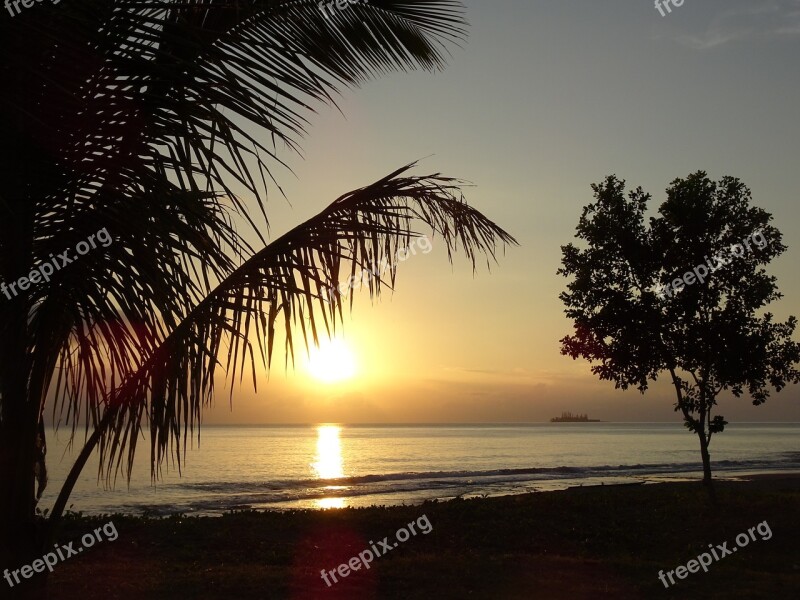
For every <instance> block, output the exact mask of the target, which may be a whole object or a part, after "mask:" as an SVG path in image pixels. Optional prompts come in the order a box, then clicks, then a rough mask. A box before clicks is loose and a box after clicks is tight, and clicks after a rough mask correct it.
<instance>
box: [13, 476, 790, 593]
mask: <svg viewBox="0 0 800 600" xmlns="http://www.w3.org/2000/svg"><path fill="white" fill-rule="evenodd" d="M717 485H718V490H717V491H718V500H719V506H718V507H717V508H713V507H711V505H710V504H709V502H708V499H707V494H706V492H705V490H704V489H703V488H702V486H701V485H699V484H696V483H694V484H689V483H668V484H660V485H642V486H605V487H592V488H576V489H571V490H566V491H563V492H551V493H536V494H528V495H520V496H506V497H502V498H484V499H475V500H455V501H451V502H445V503H427V504H424V505H422V506H402V507H389V508H382V507H373V508H365V509H345V510H331V511H291V512H282V513H281V512H266V513H257V512H244V513H234V514H229V515H226V516H224V517H221V518H186V517H171V518H168V519H138V518H130V517H121V516H115V517H106V518H101V519H87V518H79V517H72V518H70V519H68V521H67V522H66V524H65V528H64V530H63V531H62V533H61V535H60V536H59V538H60V541H61V542H62V543H64V542H68V541H71V540H77V539H80V537H81V536H82V535H83V534H85V533H86V532H89V531H91V530H92V529H94V528H96V527H98V526H100V525H102V524H103V523H106V522H107V521H108V520H109V519H113V520H114V523H115V525H116V527H117V529H118V530H119V538H118V539H117V540H116V541H114V542H108V541H106V542H104V543H102V544H98V545H97V546H95V547H94V548H92V549H90V550H87V551H86V552H84V553H82V554H81V555H80V556H76V557H73V558H71V559H70V560H68V561H66V562H64V563H63V564H59V565H58V566H57V567H56V570H55V572H54V574H53V575H52V576H51V578H50V581H49V584H48V588H49V593H48V597H49V598H52V599H53V600H66V599H70V600H72V599H80V600H95V599H96V600H107V599H115V598H118V599H126V600H127V599H131V600H141V599H147V600H161V599H163V600H168V599H169V600H173V599H183V598H186V599H190V598H191V599H194V598H203V599H204V600H213V599H220V600H221V599H225V600H228V599H231V598H234V599H237V600H247V599H253V600H256V599H258V600H263V599H265V598H291V599H312V598H313V599H317V598H323V599H324V598H342V599H344V598H347V599H355V600H360V599H366V598H397V599H398V600H399V599H404V600H405V599H408V598H419V599H423V598H425V599H428V598H459V599H460V598H492V599H503V600H504V599H515V598H519V599H526V600H527V599H530V598H564V599H567V598H569V599H571V600H572V599H580V598H587V599H588V598H592V599H594V598H615V599H619V598H648V599H649V598H668V597H670V598H725V599H731V598H733V599H736V598H741V599H745V598H746V599H748V600H749V599H754V598H797V597H800V550H799V548H800V543H799V542H798V541H799V540H800V516H798V507H800V479H798V478H791V477H773V478H766V477H765V478H760V479H756V480H754V481H749V482H718V483H717ZM422 515H427V517H428V519H429V520H430V523H431V525H432V527H433V529H432V531H430V533H429V534H427V535H424V534H422V533H421V532H418V533H417V535H412V536H411V537H410V539H409V540H408V541H406V542H404V543H401V544H399V546H398V547H396V548H393V549H392V551H391V552H389V553H388V554H387V555H386V556H383V557H380V558H377V559H376V560H375V561H374V562H373V563H372V566H371V568H370V569H369V570H365V569H363V568H362V569H360V570H359V571H355V572H352V573H351V574H350V575H349V576H348V577H346V578H344V579H342V578H340V582H339V583H337V584H334V585H332V586H331V587H330V588H328V587H326V585H325V583H324V582H323V581H322V579H321V577H320V570H321V569H323V568H324V569H326V570H330V569H335V568H336V567H337V566H338V565H339V564H341V563H345V562H347V561H348V560H349V559H350V558H351V557H353V556H356V555H358V553H359V552H361V551H363V550H364V549H366V548H368V547H369V544H370V541H372V542H374V543H375V544H377V543H378V540H382V539H383V538H384V536H388V537H389V541H390V542H393V541H394V540H395V537H394V536H395V531H397V529H398V528H400V527H403V526H405V525H406V524H407V523H409V522H410V521H412V520H416V519H418V518H419V517H421V516H422ZM765 520H766V521H767V522H768V524H769V527H770V529H771V531H772V533H773V535H772V538H771V539H769V540H767V541H762V540H761V538H760V536H759V537H758V538H757V540H756V541H751V542H750V543H749V545H748V546H747V547H745V548H740V549H739V550H738V552H736V553H735V554H731V555H729V556H727V557H725V558H722V559H721V560H720V561H719V562H714V563H713V564H712V565H711V566H710V567H709V572H708V573H704V572H703V571H702V570H701V571H699V572H698V573H696V574H690V575H688V577H686V578H685V579H683V580H677V579H676V585H674V586H672V587H671V588H670V589H669V590H666V589H664V586H663V585H662V584H661V582H660V581H659V580H658V571H659V570H665V571H666V570H671V569H675V568H676V567H678V566H679V565H686V563H687V562H688V561H689V560H691V559H693V558H695V557H696V556H697V555H698V554H700V553H702V552H704V551H706V550H707V549H708V545H709V544H714V545H717V544H722V543H723V542H728V547H731V546H733V545H735V542H734V540H735V538H736V536H737V534H739V533H742V532H746V531H747V530H748V529H749V528H751V527H755V526H756V525H757V524H758V523H761V522H763V521H765ZM0 583H2V582H0ZM18 591H19V590H16V589H15V590H9V589H7V588H6V589H5V591H4V592H3V593H2V594H0V596H2V597H7V596H6V594H7V593H9V592H10V594H11V595H10V597H11V598H13V597H15V596H16V595H17V594H18Z"/></svg>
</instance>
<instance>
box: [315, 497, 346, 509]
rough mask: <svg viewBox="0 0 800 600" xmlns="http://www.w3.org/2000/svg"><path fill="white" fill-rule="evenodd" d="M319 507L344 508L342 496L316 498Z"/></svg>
mask: <svg viewBox="0 0 800 600" xmlns="http://www.w3.org/2000/svg"><path fill="white" fill-rule="evenodd" d="M317 506H318V507H319V508H346V507H347V504H345V501H344V498H320V499H319V500H317Z"/></svg>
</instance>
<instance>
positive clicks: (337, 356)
mask: <svg viewBox="0 0 800 600" xmlns="http://www.w3.org/2000/svg"><path fill="white" fill-rule="evenodd" d="M308 372H309V373H310V374H311V375H312V377H314V378H315V379H317V380H319V381H323V382H325V383H336V382H338V381H344V380H345V379H350V378H351V377H353V376H354V375H355V374H356V360H355V357H354V356H353V353H352V352H351V351H350V348H349V347H348V346H347V344H346V343H345V342H344V341H343V340H340V339H339V338H334V339H332V340H321V341H320V345H319V347H316V346H315V347H312V348H311V351H310V356H309V359H308Z"/></svg>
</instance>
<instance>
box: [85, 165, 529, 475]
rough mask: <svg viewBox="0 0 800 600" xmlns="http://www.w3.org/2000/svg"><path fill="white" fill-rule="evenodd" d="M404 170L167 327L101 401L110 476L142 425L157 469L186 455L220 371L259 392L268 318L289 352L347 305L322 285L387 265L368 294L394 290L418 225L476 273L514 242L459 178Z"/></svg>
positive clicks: (357, 194)
mask: <svg viewBox="0 0 800 600" xmlns="http://www.w3.org/2000/svg"><path fill="white" fill-rule="evenodd" d="M412 166H413V164H412V165H408V166H407V167H404V168H403V169H400V170H398V171H396V172H394V173H392V174H390V175H388V176H387V177H384V178H382V179H380V180H379V181H376V182H375V183H373V184H371V185H369V186H366V187H364V188H360V189H358V190H355V191H352V192H349V193H347V194H345V195H343V196H341V197H340V198H338V199H337V200H336V201H334V202H333V203H332V204H331V205H330V206H329V207H328V208H326V209H325V210H324V211H322V212H321V213H319V214H318V215H316V216H315V217H313V218H311V219H309V220H308V221H306V222H305V223H303V224H302V225H300V226H298V227H296V228H294V229H292V230H291V231H289V232H288V233H286V234H285V235H283V236H281V237H280V238H278V239H276V240H275V241H273V242H272V243H271V244H269V245H268V246H266V247H265V248H264V249H263V250H261V251H260V252H258V253H256V254H255V255H253V256H252V257H251V258H249V259H248V260H247V261H246V262H245V263H244V264H242V265H241V266H240V267H239V268H237V269H236V270H235V271H234V272H232V273H231V274H230V275H229V276H228V277H226V278H225V279H224V280H223V281H222V282H221V283H220V285H219V286H218V287H217V288H216V289H215V290H213V291H212V292H211V293H210V294H209V295H208V296H207V297H206V298H205V299H203V300H202V301H201V302H199V303H198V304H197V305H196V306H195V307H194V308H193V309H192V310H191V311H190V313H189V314H187V315H186V317H185V318H184V319H183V321H182V322H181V323H179V324H178V325H177V327H175V328H174V329H173V330H172V331H170V332H169V334H168V335H167V336H166V337H165V338H164V339H163V340H162V341H161V343H160V344H159V345H158V347H156V348H155V350H154V351H153V352H151V353H150V354H149V356H147V357H146V359H145V361H144V363H143V364H142V365H141V366H140V367H139V368H138V369H137V371H136V372H135V373H134V374H133V375H132V376H131V377H129V378H128V379H127V380H126V381H125V382H124V383H123V384H122V385H121V386H120V387H119V388H118V389H117V390H115V392H114V393H113V394H112V396H111V397H110V399H109V401H108V402H107V404H106V405H105V407H104V408H105V411H106V419H105V422H106V423H109V424H110V427H109V429H108V430H107V431H106V432H103V435H102V438H101V441H100V447H101V453H100V456H101V465H102V466H101V468H104V469H105V475H106V477H109V478H110V477H111V476H112V474H114V473H118V472H119V471H120V470H122V471H124V472H126V473H127V474H128V475H130V469H131V468H132V465H133V456H134V453H135V444H136V440H137V438H138V436H139V433H140V430H141V428H142V426H143V423H144V422H145V421H146V422H147V424H148V425H149V430H150V437H151V443H152V463H151V466H152V474H153V476H154V477H155V476H157V473H158V469H159V467H160V465H161V464H162V463H163V461H164V459H165V457H166V456H168V455H169V454H170V453H171V454H172V455H173V456H174V457H175V458H176V460H177V462H178V465H180V464H181V454H182V452H181V446H183V451H184V452H185V446H186V441H187V436H188V435H189V434H190V433H191V432H193V431H194V430H195V428H197V427H199V424H200V417H201V413H202V410H203V408H204V407H206V406H208V404H209V403H210V402H211V400H212V398H213V395H214V382H215V378H216V375H217V368H218V367H220V366H222V367H223V368H224V370H225V372H226V375H227V377H228V378H229V379H230V380H235V379H236V378H237V375H238V376H239V377H240V378H241V376H242V375H243V373H244V372H245V371H247V370H249V371H250V372H251V374H252V376H253V385H254V387H255V386H256V361H257V360H258V361H259V362H262V363H264V364H265V365H266V366H267V367H269V366H270V365H271V362H272V355H273V349H274V345H275V341H276V337H277V336H278V333H277V331H278V328H277V327H276V325H278V324H281V325H282V326H283V334H284V346H285V352H286V355H287V359H288V358H291V357H293V356H294V353H295V350H296V347H297V343H296V340H295V337H294V334H293V332H298V331H299V332H300V335H301V337H302V342H303V343H304V344H305V345H306V347H307V345H308V343H309V341H313V342H317V341H318V340H319V338H320V336H321V335H330V334H331V333H332V331H333V330H334V328H335V327H336V324H337V322H339V323H340V322H341V319H342V316H343V311H342V305H341V303H338V302H333V303H328V302H327V301H326V299H325V297H324V293H323V290H324V288H326V287H328V286H332V285H336V284H337V283H338V282H339V281H340V277H341V275H342V274H343V273H344V272H349V273H354V272H355V270H356V269H357V268H359V269H361V268H369V266H370V265H374V264H378V263H384V262H385V264H387V265H388V270H389V272H390V273H391V275H390V280H389V281H385V280H382V279H381V278H380V277H377V278H374V279H372V280H371V281H370V286H369V291H370V295H371V296H373V297H378V296H379V295H380V293H381V289H382V286H385V285H387V284H389V285H392V286H393V285H394V282H395V270H396V266H397V263H396V256H397V252H398V250H400V249H402V248H403V247H405V246H407V245H408V243H409V241H410V240H411V239H412V238H413V237H415V236H418V235H420V232H419V231H417V230H416V227H417V226H418V225H424V226H427V227H429V228H431V229H432V230H433V235H434V236H439V237H440V238H441V240H442V241H443V242H444V245H445V247H446V248H447V253H448V257H449V258H450V259H451V260H452V257H453V254H454V253H455V252H457V251H461V252H463V253H464V254H465V255H466V257H467V258H468V259H469V260H470V262H471V263H472V267H473V269H475V267H476V260H477V257H478V256H479V255H485V256H486V258H487V264H490V261H491V260H494V259H495V258H496V253H497V250H498V248H499V247H500V246H503V247H505V245H507V244H516V241H515V240H514V238H513V237H511V236H510V235H509V234H508V233H507V232H505V231H504V230H503V229H501V228H500V227H498V226H497V225H495V224H494V223H492V222H491V221H489V220H488V219H487V218H486V217H484V216H483V215H482V214H481V213H479V212H478V211H476V210H475V209H474V208H472V207H470V206H469V205H468V204H467V203H466V202H465V201H464V199H463V197H462V196H461V193H460V188H459V183H460V182H458V181H457V180H454V179H450V178H447V177H442V176H441V175H439V174H434V175H428V176H411V175H407V174H406V171H407V170H408V169H409V168H411V167H412ZM351 302H352V296H351ZM109 415H112V417H111V418H110V419H109V418H108V416H109ZM126 450H127V452H125V451H126ZM123 457H125V458H126V459H127V460H126V461H125V462H123Z"/></svg>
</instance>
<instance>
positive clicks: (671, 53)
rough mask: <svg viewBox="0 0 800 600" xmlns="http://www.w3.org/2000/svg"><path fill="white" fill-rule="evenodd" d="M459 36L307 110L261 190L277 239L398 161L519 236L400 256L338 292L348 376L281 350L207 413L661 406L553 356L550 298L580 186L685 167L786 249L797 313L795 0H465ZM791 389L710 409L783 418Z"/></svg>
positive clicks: (448, 415) (470, 415)
mask: <svg viewBox="0 0 800 600" xmlns="http://www.w3.org/2000/svg"><path fill="white" fill-rule="evenodd" d="M466 5H467V13H466V16H467V19H468V21H469V23H470V28H469V35H468V39H467V40H466V42H465V43H464V44H463V45H462V46H461V47H456V46H451V47H450V50H451V53H452V56H451V58H450V60H449V63H448V67H447V68H446V69H445V70H443V71H441V72H438V73H435V74H431V73H423V72H413V73H399V72H398V73H392V74H388V75H385V76H383V77H382V78H380V79H377V80H374V81H371V82H369V83H367V84H365V85H364V86H363V87H362V88H360V89H356V90H346V91H345V92H344V94H343V96H342V97H341V98H340V99H339V101H338V106H339V109H340V110H337V109H335V108H333V107H326V106H322V107H320V108H319V111H318V114H316V115H313V117H312V119H311V122H312V124H311V126H310V128H309V134H308V136H307V137H306V139H305V140H304V141H303V143H302V147H303V156H302V157H298V156H292V155H290V154H288V153H284V155H282V157H283V158H286V160H287V161H288V163H289V164H290V165H291V167H292V169H293V171H294V173H293V174H292V173H288V172H285V171H284V172H280V171H279V172H277V174H278V179H279V181H280V183H281V185H282V186H283V187H284V189H285V192H286V195H287V197H288V200H289V201H290V202H291V206H290V205H289V203H287V202H286V201H284V200H283V199H281V198H279V197H278V196H277V195H274V196H273V197H272V198H271V200H270V203H269V205H268V210H269V215H270V220H271V236H272V237H273V238H274V237H277V236H279V235H280V234H281V233H283V232H285V231H287V230H289V229H291V228H292V227H294V226H296V225H297V224H299V223H300V222H302V221H303V220H305V219H307V218H309V217H311V216H312V215H314V214H316V213H317V212H319V211H321V210H322V209H323V208H324V207H325V206H327V204H329V203H330V202H331V201H333V200H334V199H335V198H336V197H338V196H339V195H340V194H342V193H344V192H346V191H349V190H351V189H355V188H358V187H361V186H363V185H366V184H368V183H370V182H372V181H374V180H376V179H378V178H380V177H382V176H384V175H386V174H388V173H389V172H391V171H393V170H394V169H396V168H398V167H400V166H403V165H405V164H407V163H409V162H411V161H414V160H417V159H422V160H421V163H420V165H419V166H418V167H417V168H416V170H415V173H417V174H426V173H434V172H441V173H443V174H445V175H448V176H454V177H459V178H462V179H465V180H468V181H470V182H471V183H472V184H473V185H472V186H470V187H468V188H465V195H466V198H467V200H468V201H469V203H470V204H471V205H473V206H475V207H476V208H477V209H479V210H480V211H482V212H483V213H484V214H485V215H486V216H488V217H489V218H490V219H492V220H493V221H495V222H496V223H497V224H498V225H500V226H501V227H503V228H505V229H506V230H507V231H509V232H510V233H511V234H512V235H513V236H515V237H516V239H517V240H518V241H519V243H520V245H519V247H511V248H508V249H507V251H506V253H505V255H502V254H501V255H500V257H499V262H498V264H496V265H493V266H492V268H491V271H488V270H487V269H486V268H480V266H479V268H478V271H477V273H475V275H474V276H473V273H472V269H471V265H470V264H469V262H468V261H467V260H466V258H464V257H463V256H456V257H455V261H454V263H453V265H450V264H449V262H448V260H447V255H446V252H445V248H444V246H443V245H440V244H438V243H437V242H438V241H439V240H437V239H436V238H435V237H434V238H432V239H431V245H432V250H431V251H430V252H428V253H422V252H420V253H418V254H416V255H413V256H410V257H409V258H408V259H407V260H406V261H405V262H403V263H402V264H401V265H400V268H399V270H398V282H397V287H396V289H395V291H394V292H393V293H391V292H389V293H387V294H385V295H383V296H382V299H381V300H380V301H378V302H376V303H372V302H371V301H370V299H369V296H368V294H367V293H366V292H362V293H358V291H357V292H356V301H355V307H354V310H353V312H352V315H350V316H348V317H347V318H346V320H345V323H344V329H343V331H342V332H341V336H342V339H343V340H344V342H343V343H344V344H345V346H346V347H347V348H349V350H350V351H351V352H352V354H353V359H354V361H355V363H356V372H355V375H354V376H353V377H352V378H349V379H347V380H343V381H340V382H337V383H334V384H330V383H325V382H323V381H319V380H318V379H316V378H314V377H313V376H311V375H310V374H309V372H308V369H307V368H306V364H305V363H306V360H305V358H304V356H303V355H302V354H301V355H299V356H298V357H297V366H296V368H295V369H292V368H291V367H290V368H289V369H284V368H283V362H282V358H283V357H279V360H278V361H277V366H275V367H274V368H273V370H272V372H271V373H269V376H268V377H267V375H266V374H264V375H263V377H259V379H260V381H259V387H258V391H257V392H253V390H252V386H250V387H248V385H247V384H246V383H245V384H243V385H242V386H239V385H238V383H237V384H235V385H234V387H233V391H232V406H231V405H230V404H229V402H228V395H227V394H223V393H219V396H218V399H217V401H216V405H215V407H214V408H213V409H212V410H210V411H208V412H207V413H206V415H205V418H204V421H205V422H206V423H252V424H256V423H270V424H273V423H275V424H277V423H317V422H339V423H444V422H451V423H473V422H530V421H546V420H548V419H549V418H550V417H552V416H556V415H559V414H560V413H561V412H562V411H567V410H569V411H573V412H587V413H589V415H590V417H592V418H598V419H602V420H604V421H677V420H678V418H677V416H676V414H675V413H674V410H673V403H674V392H673V391H672V390H671V388H670V387H669V386H667V385H666V384H665V383H664V382H663V381H659V382H658V383H657V384H656V385H654V386H653V387H652V388H651V389H650V390H648V392H647V393H646V394H645V395H641V394H639V392H638V391H635V390H629V391H621V390H615V389H614V386H613V383H610V382H601V381H599V380H597V378H596V377H595V376H593V375H592V374H591V372H590V371H589V364H588V363H587V362H585V361H583V360H578V361H573V360H572V359H570V358H568V357H564V356H561V354H560V351H559V340H560V339H561V338H563V337H564V336H565V335H568V334H570V333H572V326H571V324H570V322H569V321H568V320H567V319H566V317H565V316H564V312H563V310H564V309H563V305H562V304H561V302H560V301H559V299H558V294H559V293H560V292H562V291H563V290H564V289H565V284H566V283H567V280H566V279H564V278H563V277H562V276H560V275H557V274H556V270H557V269H558V267H559V265H560V258H561V251H560V247H561V246H562V245H564V244H567V243H569V242H571V241H573V238H574V233H575V226H576V225H577V221H578V218H579V216H580V211H581V208H582V207H583V206H584V205H586V204H588V203H590V202H591V201H592V192H591V188H590V186H591V184H592V183H596V182H599V181H601V180H602V179H604V178H605V177H606V176H607V175H610V174H616V175H617V176H618V177H620V178H622V179H625V180H626V181H627V182H628V186H629V188H630V187H636V186H642V187H643V188H644V189H645V190H646V191H648V192H650V193H651V194H652V195H653V208H656V207H657V206H658V204H660V203H661V202H662V201H663V200H664V199H665V189H666V188H667V187H668V186H669V184H670V182H671V181H673V180H674V179H675V178H677V177H685V176H687V175H688V174H689V173H691V172H695V171H697V170H704V171H706V172H707V173H708V174H709V176H710V177H711V178H712V179H719V178H720V177H722V176H724V175H732V176H735V177H738V178H740V179H741V180H742V181H743V182H744V183H745V184H746V185H748V186H749V187H750V189H751V190H752V192H753V201H754V204H755V205H757V206H760V207H762V208H764V209H765V210H767V211H768V212H770V213H771V214H772V215H773V216H774V218H775V221H774V224H775V225H776V226H777V227H778V228H779V229H780V230H781V232H782V233H783V236H784V244H785V245H787V246H788V247H789V250H788V251H787V252H786V253H785V254H784V255H783V256H781V257H780V258H779V259H777V260H776V261H774V262H773V264H772V265H771V266H770V269H769V270H770V272H771V273H772V274H774V275H776V276H777V277H778V283H779V287H780V289H781V291H782V292H783V294H784V298H783V299H782V300H781V301H779V302H777V303H775V304H773V305H772V306H771V310H772V312H773V313H774V314H775V315H776V317H777V318H779V319H781V320H784V319H786V318H787V317H788V316H789V315H791V314H795V315H797V314H798V313H800V283H798V278H797V277H796V272H797V269H796V265H797V263H798V261H800V218H798V217H799V216H800V207H799V206H798V188H799V186H798V181H797V174H798V166H800V164H799V163H798V159H799V158H800V119H798V108H797V107H798V106H800V77H798V63H797V57H798V56H800V0H746V1H739V0H702V1H701V0H686V1H685V2H684V4H683V5H682V6H681V7H673V10H672V12H671V13H670V14H665V16H663V17H662V16H661V14H660V13H659V11H658V10H656V8H655V6H654V5H653V2H650V1H649V0H641V1H637V2H634V1H632V0H604V1H603V2H597V1H595V0H559V1H557V2H556V1H552V0H551V1H538V0H492V1H491V2H487V1H485V0H482V1H480V2H478V1H477V0H471V1H469V2H467V3H466ZM798 400H800V389H798V388H797V387H795V388H791V389H788V390H785V391H784V392H782V393H781V394H778V395H773V397H772V398H771V399H770V400H769V401H768V402H767V404H766V405H764V406H760V407H753V406H752V405H751V404H750V402H749V400H747V399H746V398H741V399H735V398H732V397H723V398H722V400H721V403H720V412H721V413H722V414H723V415H724V416H725V417H726V418H727V419H728V420H729V421H800V402H798Z"/></svg>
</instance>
